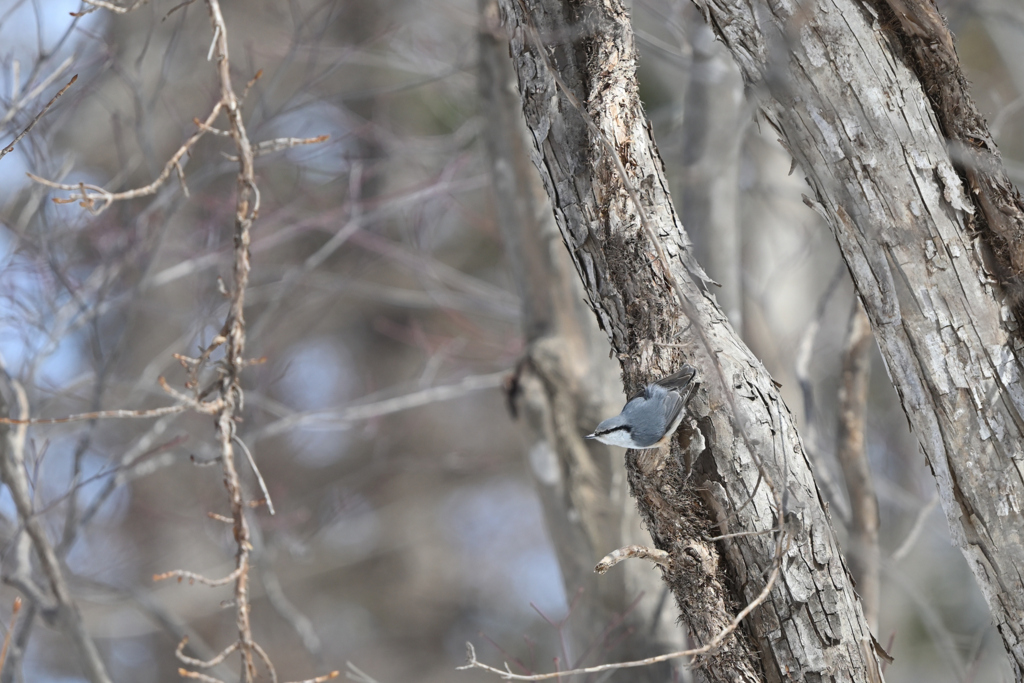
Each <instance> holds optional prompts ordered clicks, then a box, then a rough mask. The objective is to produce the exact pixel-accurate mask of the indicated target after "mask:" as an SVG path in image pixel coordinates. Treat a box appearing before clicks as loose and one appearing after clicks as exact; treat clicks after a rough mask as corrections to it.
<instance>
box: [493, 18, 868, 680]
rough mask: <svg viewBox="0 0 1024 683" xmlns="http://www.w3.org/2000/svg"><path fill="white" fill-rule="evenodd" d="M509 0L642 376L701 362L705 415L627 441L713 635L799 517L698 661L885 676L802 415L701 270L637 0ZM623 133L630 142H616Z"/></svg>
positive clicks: (576, 247)
mask: <svg viewBox="0 0 1024 683" xmlns="http://www.w3.org/2000/svg"><path fill="white" fill-rule="evenodd" d="M501 4H502V10H503V13H504V15H505V18H506V23H507V25H508V26H509V29H510V34H511V36H510V37H511V46H512V57H513V62H514V65H515V69H516V72H517V75H518V77H519V88H520V92H521V93H522V95H523V107H524V113H525V115H526V120H527V124H528V126H529V128H530V130H531V132H532V133H533V138H534V142H535V144H536V146H537V149H536V151H535V156H534V162H535V163H536V165H537V167H538V169H539V170H540V173H541V177H542V179H543V181H544V184H545V188H546V190H547V192H548V195H549V196H550V197H551V201H552V204H553V208H554V213H555V218H556V220H557V223H558V226H559V229H560V231H561V233H562V237H563V239H564V240H565V242H566V245H567V246H568V248H569V252H570V254H571V255H572V258H573V261H574V263H575V265H576V268H577V270H578V271H579V274H580V277H581V278H582V280H583V283H584V286H585V287H586V290H587V294H588V296H589V298H590V301H591V304H592V305H593V307H594V312H595V313H596V315H597V317H598V320H599V321H600V322H601V325H602V327H603V329H604V330H605V332H606V333H607V334H608V336H609V338H610V339H611V343H612V347H613V349H614V350H615V352H616V353H617V355H618V358H619V360H620V362H621V364H622V369H623V374H624V379H625V384H626V387H627V389H629V390H630V392H632V391H633V390H636V389H638V388H639V387H641V386H642V385H644V384H646V383H647V382H649V381H651V380H653V379H656V378H659V377H663V376H665V375H667V374H670V373H671V372H673V371H675V370H677V369H678V368H679V367H680V365H681V364H682V363H683V362H687V363H690V364H691V365H694V366H695V367H697V368H698V369H699V371H700V372H701V375H702V382H703V385H702V388H701V390H700V391H699V392H698V394H697V395H696V396H695V397H694V399H693V400H692V401H691V403H690V407H691V415H692V417H693V418H694V419H692V420H691V421H690V422H689V424H685V425H683V426H682V427H681V428H680V430H679V432H678V434H679V436H678V437H677V439H676V443H674V444H673V452H672V453H671V454H670V453H668V452H667V451H666V450H664V449H662V450H656V451H630V452H629V454H628V456H627V471H628V476H629V480H630V484H631V486H632V487H633V493H634V495H635V496H636V498H637V501H638V504H639V507H640V511H641V514H642V516H643V517H644V519H645V521H646V524H647V526H648V528H649V530H650V532H651V535H652V537H653V539H654V541H655V545H656V546H657V547H658V548H659V549H661V550H663V551H666V552H667V553H668V560H669V566H668V568H667V569H664V570H663V574H664V578H665V580H666V582H667V583H668V584H669V586H670V587H671V588H672V591H673V593H674V594H675V596H676V601H677V603H678V604H679V605H680V608H681V610H682V613H683V618H684V620H685V621H686V623H687V625H688V626H689V628H690V631H691V633H692V635H693V637H694V639H695V640H696V641H697V643H698V644H703V643H707V642H709V641H710V640H711V639H712V638H714V636H715V635H716V634H717V633H718V632H719V631H720V630H721V629H722V628H723V627H725V626H726V625H728V624H729V623H730V621H731V619H732V618H733V615H735V614H736V613H737V612H738V610H739V609H741V608H742V607H743V606H744V605H746V604H747V603H749V602H750V601H751V600H753V599H754V598H755V597H756V596H757V595H758V594H759V593H760V592H761V591H762V590H763V589H764V587H765V585H766V581H767V577H768V576H769V575H770V573H771V570H772V567H773V557H774V553H775V549H776V540H777V538H778V537H777V533H779V532H778V531H777V530H776V527H777V526H779V524H780V520H781V519H782V518H785V520H786V523H785V526H786V531H785V532H784V534H785V539H786V540H787V541H788V546H787V550H786V552H785V556H784V557H783V561H782V563H781V576H780V579H779V580H778V581H777V582H776V583H775V585H774V588H773V589H772V591H771V593H770V595H769V597H768V599H767V600H766V601H765V602H764V603H763V604H762V605H761V606H760V607H758V608H757V609H755V610H754V612H753V613H752V615H751V617H750V619H749V621H748V622H747V624H746V625H745V632H744V633H743V634H737V635H734V636H732V637H730V638H729V639H728V640H726V641H725V643H724V644H723V646H722V647H721V649H719V650H718V651H717V652H715V653H713V654H710V655H708V656H707V657H706V658H705V659H704V660H702V661H701V662H700V664H701V665H702V666H703V668H704V676H705V678H706V680H709V681H760V680H765V679H767V680H769V681H782V680H791V679H793V678H796V679H799V678H804V679H806V680H838V681H863V680H869V679H871V680H874V678H873V677H875V676H877V677H878V679H880V674H879V673H878V662H877V660H876V659H875V655H874V654H873V650H872V647H871V635H870V633H869V631H868V628H867V625H866V623H865V621H864V617H863V615H862V614H861V610H860V606H859V603H858V601H857V598H856V595H855V593H854V591H853V588H852V586H851V584H850V580H849V576H848V574H847V571H846V567H845V566H844V564H843V560H842V556H841V554H840V552H839V548H838V546H837V544H836V540H835V535H834V533H833V530H832V527H831V525H830V523H829V521H828V518H827V516H826V514H825V512H824V511H823V509H822V506H821V502H820V498H819V496H818V492H817V489H816V487H815V484H814V480H813V477H812V476H811V472H810V468H809V466H808V463H807V460H806V458H805V457H804V453H803V447H802V445H801V443H800V439H799V437H798V435H797V432H796V429H795V427H794V424H793V418H792V415H791V414H790V413H789V410H788V409H787V408H786V407H785V405H783V403H782V400H781V398H780V397H779V394H778V392H777V391H776V389H775V387H774V385H773V384H772V381H771V378H770V377H769V376H768V373H767V372H766V371H765V370H764V368H763V366H762V365H761V364H760V362H759V361H758V360H757V359H756V358H754V357H753V355H752V354H751V353H750V351H749V350H748V349H747V348H746V347H745V346H744V345H743V343H742V342H741V341H740V340H739V339H738V338H737V336H736V335H735V333H734V332H733V330H732V328H731V327H730V326H729V324H728V321H727V320H726V318H725V316H724V315H723V314H722V312H721V310H720V309H719V308H718V307H717V305H715V303H714V302H713V301H712V299H711V298H710V296H708V295H707V294H706V293H705V292H704V290H702V289H701V288H700V287H699V286H698V285H697V284H696V283H695V282H694V279H691V277H690V273H694V272H695V271H694V266H692V265H691V266H690V267H687V265H686V264H687V263H690V262H691V261H692V256H691V254H690V253H689V238H688V237H687V235H686V232H685V231H684V230H683V226H682V225H681V224H680V223H679V220H678V217H677V216H676V213H675V210H674V209H673V207H672V203H671V200H670V197H669V194H668V190H667V182H666V180H665V175H664V171H663V167H662V163H661V159H660V158H659V156H658V153H657V149H656V147H655V145H654V141H653V139H652V137H651V132H650V127H649V124H648V121H647V119H646V117H645V116H644V113H643V111H642V108H641V106H640V101H639V98H638V96H637V83H636V78H635V70H636V53H635V49H634V46H633V36H632V32H631V30H630V26H629V20H628V15H627V12H626V10H625V9H624V7H623V6H622V4H621V3H619V2H617V1H616V0H588V1H586V2H580V3H571V6H570V3H564V2H560V1H558V0H502V2H501ZM549 65H554V68H556V69H557V72H558V78H559V79H560V80H561V82H562V83H563V84H564V85H565V87H567V88H569V89H571V95H570V94H567V93H565V92H563V91H562V90H561V86H559V85H558V84H557V83H556V80H555V75H554V74H552V73H551V72H550V71H549ZM574 101H575V102H581V103H583V105H584V106H585V108H586V109H585V112H581V111H579V110H578V109H577V108H576V106H575V105H574ZM587 117H589V119H590V121H591V122H593V124H594V125H595V127H596V129H598V130H596V131H595V129H594V128H592V127H591V126H590V125H588V121H587ZM598 131H599V132H598ZM609 143H610V145H611V148H612V149H614V151H615V153H616V154H617V156H618V158H617V159H613V158H609V157H608V153H609ZM623 171H624V172H625V175H626V177H625V178H623V177H622V176H621V175H620V174H621V173H622V172H623ZM624 181H625V182H624ZM631 195H632V196H638V197H639V199H640V203H641V205H642V209H643V211H645V212H646V222H647V225H648V226H649V227H650V228H652V230H653V232H654V233H656V234H657V236H658V237H659V240H660V242H659V244H658V245H655V244H652V243H651V242H650V241H649V239H648V237H647V235H648V233H647V232H646V231H645V229H644V227H643V226H642V225H641V220H640V216H639V214H638V213H637V209H638V207H637V204H636V203H635V202H634V201H633V198H632V197H631ZM659 253H664V254H665V255H666V258H665V259H664V261H662V259H661V258H660V256H659ZM696 277H697V279H699V276H696ZM670 283H675V287H677V290H674V289H673V287H672V286H671V285H670ZM677 293H678V295H679V297H682V299H683V301H680V298H677ZM687 313H689V315H690V316H691V317H690V318H688V317H687ZM680 448H681V452H680V450H679V449H680ZM782 500H784V501H786V503H785V505H786V507H785V510H784V511H783V510H780V509H779V505H778V501H782ZM737 532H747V533H745V534H744V535H741V536H734V537H730V538H728V539H724V540H722V541H720V542H718V543H717V544H716V543H712V542H709V541H707V540H705V539H706V538H709V537H711V536H716V535H719V534H734V533H737ZM608 550H613V549H612V548H609V549H608ZM596 559H597V558H595V560H596Z"/></svg>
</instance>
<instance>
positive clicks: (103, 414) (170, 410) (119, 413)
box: [0, 403, 191, 425]
mask: <svg viewBox="0 0 1024 683" xmlns="http://www.w3.org/2000/svg"><path fill="white" fill-rule="evenodd" d="M190 407H191V406H190V405H182V404H180V403H179V404H178V405H173V406H164V407H163V408H151V409H149V410H98V411H94V412H91V413H76V414H75V415H68V416H66V417H46V418H43V417H34V418H30V419H27V420H15V419H13V418H9V417H0V424H6V425H55V424H64V423H66V422H85V421H87V420H109V419H122V418H151V417H163V416H165V415H173V414H175V413H181V412H184V411H186V410H188V409H189V408H190Z"/></svg>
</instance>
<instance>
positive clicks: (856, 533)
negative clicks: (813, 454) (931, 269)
mask: <svg viewBox="0 0 1024 683" xmlns="http://www.w3.org/2000/svg"><path fill="white" fill-rule="evenodd" d="M872 341H874V337H873V336H872V335H871V323H870V322H869V321H868V316H867V314H866V313H865V312H864V307H863V306H862V305H861V303H860V300H859V299H857V298H854V302H853V310H852V311H851V313H850V324H849V329H848V331H847V334H846V344H845V348H844V349H843V371H842V376H841V378H840V380H839V429H838V433H837V436H836V441H837V444H836V458H837V459H838V460H839V465H840V466H841V467H842V468H843V478H844V479H845V480H846V490H847V492H848V494H849V496H850V511H851V515H850V548H849V550H848V551H847V554H846V556H847V558H848V561H849V564H850V571H851V572H852V573H853V578H854V580H856V581H857V593H859V594H860V599H861V602H862V603H863V604H864V618H865V619H867V621H868V624H869V625H870V626H871V630H872V631H873V632H876V631H877V629H878V601H879V596H880V593H881V578H880V573H881V564H880V562H881V557H880V555H879V550H878V499H877V498H876V497H875V485H874V481H873V480H872V478H871V469H870V467H869V466H868V457H867V452H866V448H865V443H864V439H865V427H866V418H867V406H868V385H869V384H870V380H871V342H872Z"/></svg>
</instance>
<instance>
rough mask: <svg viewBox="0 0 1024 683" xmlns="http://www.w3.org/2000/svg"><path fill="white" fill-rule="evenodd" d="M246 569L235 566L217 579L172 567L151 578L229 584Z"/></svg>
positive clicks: (220, 584)
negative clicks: (228, 572)
mask: <svg viewBox="0 0 1024 683" xmlns="http://www.w3.org/2000/svg"><path fill="white" fill-rule="evenodd" d="M247 569H248V567H247V566H245V567H236V568H235V570H234V571H233V572H231V573H230V574H228V575H227V576H224V577H221V578H219V579H209V578H207V577H205V576H203V575H202V574H197V573H196V572H190V571H185V570H184V569H172V570H171V571H169V572H164V573H163V574H154V575H153V580H154V581H163V580H165V579H173V578H177V579H178V583H181V582H182V581H185V580H188V582H189V583H195V582H197V581H198V582H199V583H201V584H203V585H206V586H226V585H227V584H229V583H231V582H233V581H237V580H238V579H239V578H241V577H242V575H243V574H245V572H246V570H247ZM236 646H237V643H236Z"/></svg>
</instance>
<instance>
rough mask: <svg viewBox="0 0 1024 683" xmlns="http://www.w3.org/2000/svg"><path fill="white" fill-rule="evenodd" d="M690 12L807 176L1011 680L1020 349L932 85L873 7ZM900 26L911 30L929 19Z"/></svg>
mask: <svg viewBox="0 0 1024 683" xmlns="http://www.w3.org/2000/svg"><path fill="white" fill-rule="evenodd" d="M702 6H703V9H704V11H705V15H706V17H707V18H708V19H709V21H710V23H711V25H712V27H713V28H714V29H715V31H716V32H717V33H718V34H719V36H720V37H721V38H722V40H723V41H724V42H725V44H726V45H727V46H728V47H729V49H730V50H731V51H732V53H733V57H734V58H735V59H736V61H737V62H738V63H739V65H740V69H741V70H742V72H743V74H744V78H745V79H746V81H747V83H748V84H749V85H750V86H751V87H752V88H753V89H754V90H755V91H760V92H765V93H766V94H768V95H770V96H771V99H766V100H765V101H764V102H763V103H762V112H763V113H764V115H765V117H766V118H767V119H768V121H769V122H771V124H772V125H773V126H774V127H775V128H776V129H777V130H778V131H779V132H780V134H781V136H782V138H783V140H784V141H785V143H786V144H787V145H788V147H789V149H790V151H791V153H792V154H793V156H794V158H795V160H796V161H797V162H799V164H800V166H801V167H802V168H803V170H804V172H805V173H806V175H807V180H808V182H809V183H810V185H811V187H812V188H813V189H814V192H815V195H816V197H817V201H814V200H811V199H808V200H807V201H808V203H809V204H811V205H812V207H813V208H815V209H816V210H818V211H819V212H820V213H821V214H822V215H823V216H824V217H825V219H826V220H827V221H828V222H829V225H830V226H831V228H832V230H833V232H834V234H835V237H836V241H837V242H838V244H839V247H840V249H841V250H842V253H843V257H844V258H845V259H846V263H847V265H848V266H849V268H850V273H851V275H852V276H853V279H854V282H855V283H856V285H857V291H858V292H859V294H860V297H861V300H862V301H863V303H864V306H865V308H866V310H867V312H868V316H869V318H870V319H871V324H872V328H873V329H874V332H875V337H876V339H877V340H878V344H879V348H880V349H881V351H882V357H883V358H884V359H885V361H886V365H887V368H888V371H889V374H890V377H891V379H892V382H893V384H894V385H895V387H896V390H897V391H898V392H899V395H900V399H901V401H902V403H903V408H904V410H905V411H906V413H907V416H908V418H909V420H910V423H911V426H912V428H913V431H914V433H915V434H916V435H917V438H918V440H919V441H920V443H921V447H922V449H923V450H924V452H925V455H926V457H927V458H928V463H929V465H930V466H931V468H932V471H933V472H934V474H935V477H936V480H937V481H938V486H939V492H940V497H941V501H942V507H943V509H944V510H945V512H946V517H947V519H948V521H949V526H950V532H951V534H952V536H953V540H954V542H955V543H956V544H957V545H958V546H959V547H960V549H961V550H962V552H963V553H964V556H965V557H966V558H967V561H968V563H969V564H970V565H971V568H972V570H973V571H974V574H975V577H976V578H977V580H978V583H979V584H980V586H981V589H982V592H983V593H984V595H985V597H986V599H987V601H988V605H989V609H990V610H991V611H992V616H993V619H994V621H995V623H996V626H997V627H998V628H999V631H1000V633H1001V634H1002V637H1003V642H1004V645H1005V647H1006V650H1007V653H1008V655H1009V658H1010V661H1011V663H1012V666H1013V667H1014V670H1015V674H1016V677H1017V680H1022V677H1024V642H1022V640H1024V578H1022V576H1024V539H1022V529H1024V518H1022V515H1021V505H1022V502H1024V391H1022V389H1021V385H1020V376H1021V374H1020V373H1021V364H1020V359H1019V355H1020V350H1021V348H1022V344H1021V342H1020V341H1019V338H1020V335H1019V330H1018V328H1017V322H1016V321H1015V320H1014V316H1013V315H1012V314H1011V312H1010V310H1009V308H1008V307H1006V306H1002V305H1001V304H1000V299H1001V296H1000V294H999V292H998V285H997V283H996V282H995V281H993V279H992V278H991V276H989V275H988V273H987V271H986V268H985V264H984V262H983V254H982V248H981V247H982V246H983V245H981V244H979V242H978V240H977V238H976V233H975V232H973V231H971V230H970V229H969V225H968V219H969V214H970V212H971V211H973V205H972V204H971V202H970V201H969V200H967V199H966V198H965V196H964V189H963V186H962V184H961V183H960V178H959V176H958V175H957V174H956V172H955V171H954V170H953V162H952V161H951V159H950V154H949V151H948V148H947V145H946V140H945V138H944V136H943V134H942V132H941V128H940V126H939V122H938V121H937V120H936V117H935V111H934V109H933V104H932V102H931V101H930V100H929V98H928V96H927V95H926V90H930V86H928V85H927V84H926V85H925V87H924V88H922V83H921V81H920V80H919V79H918V77H917V75H916V74H914V73H913V72H911V70H910V69H909V68H908V67H907V66H906V64H905V63H904V61H903V60H902V59H901V58H900V56H899V55H897V54H896V53H895V52H894V51H893V47H894V46H893V45H892V43H891V42H890V41H889V40H887V39H886V36H885V34H884V32H883V28H882V24H883V22H882V21H881V20H880V18H879V17H878V16H877V15H874V14H873V13H872V12H871V8H870V7H869V6H866V5H863V4H860V3H856V2H852V1H851V0H819V1H818V2H810V1H807V2H795V1H793V0H789V1H780V2H763V1H761V0H758V1H753V0H707V1H706V2H704V3H703V5H702ZM904 6H908V7H909V6H910V0H907V3H905V5H904ZM908 26H909V27H911V28H913V27H916V29H915V30H918V31H922V32H923V31H925V30H926V29H928V27H929V26H931V27H934V22H926V21H925V20H923V19H921V20H917V21H915V22H912V24H908ZM908 30H910V29H908ZM936 41H937V42H936V44H935V45H934V46H933V47H934V49H942V48H943V46H945V45H946V44H947V40H945V39H943V38H942V36H941V35H940V36H938V37H937V38H936ZM967 140H973V138H970V137H968V138H967ZM986 144H987V143H986ZM990 149H992V150H994V147H992V148H990ZM989 159H990V161H992V160H997V157H996V156H995V155H994V154H992V155H990V157H989ZM993 163H994V161H993ZM973 170H977V169H973ZM973 170H972V172H973ZM986 177H988V176H984V175H979V176H977V180H978V182H988V181H986V180H985V178H986ZM1001 188H1003V186H1002V185H1000V181H998V180H997V181H995V185H993V186H992V187H990V188H986V189H985V190H984V192H983V193H982V194H984V193H989V192H990V193H993V194H991V195H989V196H1000V193H1001V192H1003V191H1004V189H1005V188H1003V189H1001ZM979 191H980V188H979ZM972 192H973V189H972ZM1007 215H1008V216H1009V215H1010V214H1007ZM993 229H995V228H993Z"/></svg>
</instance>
